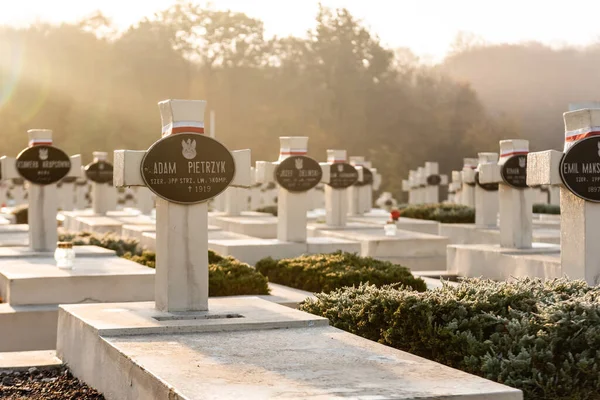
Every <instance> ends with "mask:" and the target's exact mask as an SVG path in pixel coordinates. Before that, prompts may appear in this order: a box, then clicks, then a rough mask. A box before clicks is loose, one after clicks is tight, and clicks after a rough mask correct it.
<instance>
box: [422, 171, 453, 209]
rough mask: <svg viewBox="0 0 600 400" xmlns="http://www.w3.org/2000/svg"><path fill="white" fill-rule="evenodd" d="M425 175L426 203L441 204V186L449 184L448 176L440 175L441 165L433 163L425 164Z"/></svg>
mask: <svg viewBox="0 0 600 400" xmlns="http://www.w3.org/2000/svg"><path fill="white" fill-rule="evenodd" d="M424 174H425V188H424V192H425V195H424V197H425V198H424V203H428V204H437V203H439V202H440V186H441V185H447V184H448V176H447V175H440V167H439V164H438V163H436V162H431V161H427V162H425V167H424Z"/></svg>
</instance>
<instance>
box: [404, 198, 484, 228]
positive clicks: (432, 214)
mask: <svg viewBox="0 0 600 400" xmlns="http://www.w3.org/2000/svg"><path fill="white" fill-rule="evenodd" d="M401 217H404V218H415V219H426V220H429V221H438V222H443V223H446V224H474V223H475V209H474V208H471V207H467V206H463V205H461V204H446V203H440V204H413V205H409V206H408V207H405V208H404V209H402V210H401Z"/></svg>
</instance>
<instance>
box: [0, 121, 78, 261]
mask: <svg viewBox="0 0 600 400" xmlns="http://www.w3.org/2000/svg"><path fill="white" fill-rule="evenodd" d="M27 134H28V136H29V147H34V146H40V145H47V146H51V145H52V131H51V130H49V129H30V130H28V131H27ZM70 160H71V169H70V171H69V173H68V175H67V176H68V177H77V176H80V174H81V156H80V155H79V154H78V155H74V156H71V157H70ZM0 162H1V163H2V178H3V179H14V178H20V175H19V173H18V172H17V167H16V160H15V159H14V158H12V157H2V158H1V159H0ZM27 197H28V200H29V208H28V215H27V219H28V222H29V248H30V249H31V250H33V251H45V252H53V251H54V250H55V249H56V242H57V240H58V232H57V222H56V214H57V213H58V191H57V187H56V183H53V184H49V185H37V184H33V183H31V182H28V195H27Z"/></svg>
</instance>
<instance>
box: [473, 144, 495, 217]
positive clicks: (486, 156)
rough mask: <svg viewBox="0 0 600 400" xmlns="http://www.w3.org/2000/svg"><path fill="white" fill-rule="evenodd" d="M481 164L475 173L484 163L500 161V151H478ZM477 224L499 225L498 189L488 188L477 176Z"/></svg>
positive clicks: (477, 172)
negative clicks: (483, 185)
mask: <svg viewBox="0 0 600 400" xmlns="http://www.w3.org/2000/svg"><path fill="white" fill-rule="evenodd" d="M477 155H478V156H479V164H478V166H477V169H476V170H475V173H476V174H477V175H478V174H479V172H480V171H481V168H483V166H484V165H487V164H494V165H496V164H497V163H498V153H478V154H477ZM474 180H475V226H476V227H478V228H495V227H496V226H498V191H497V190H486V189H485V188H483V187H482V186H481V185H480V183H481V182H479V183H478V181H477V176H476V177H475V179H474Z"/></svg>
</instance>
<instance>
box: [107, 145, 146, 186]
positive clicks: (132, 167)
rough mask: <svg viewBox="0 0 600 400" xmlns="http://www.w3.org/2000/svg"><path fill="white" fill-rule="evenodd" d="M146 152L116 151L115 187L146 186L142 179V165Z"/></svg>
mask: <svg viewBox="0 0 600 400" xmlns="http://www.w3.org/2000/svg"><path fill="white" fill-rule="evenodd" d="M145 154H146V151H144V150H115V152H114V162H113V164H114V169H113V184H114V186H115V187H124V186H146V184H145V183H144V180H143V179H142V172H141V165H142V159H143V158H144V155H145Z"/></svg>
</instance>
